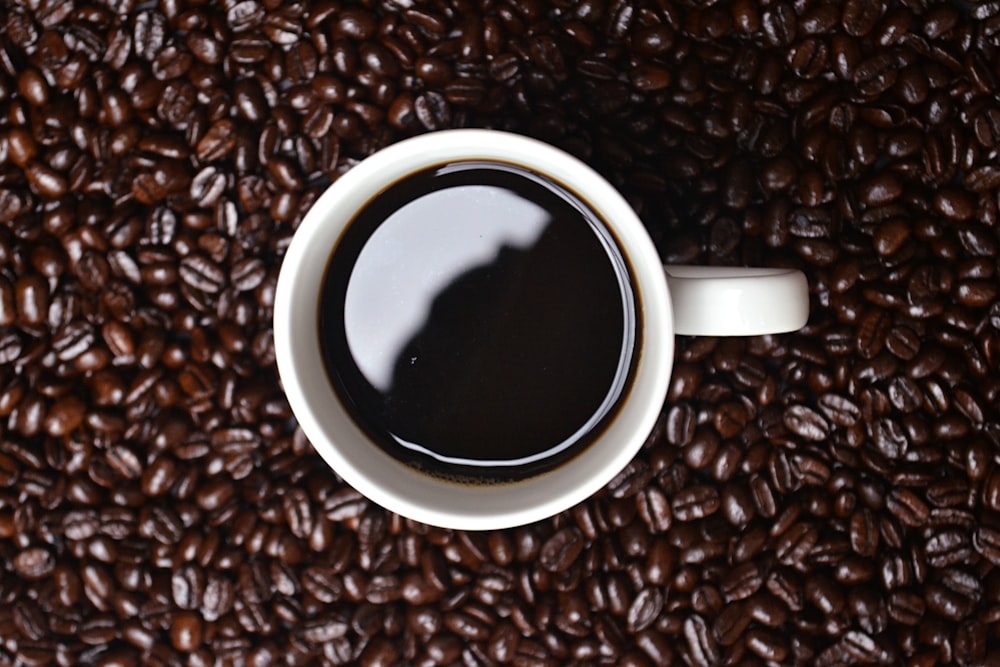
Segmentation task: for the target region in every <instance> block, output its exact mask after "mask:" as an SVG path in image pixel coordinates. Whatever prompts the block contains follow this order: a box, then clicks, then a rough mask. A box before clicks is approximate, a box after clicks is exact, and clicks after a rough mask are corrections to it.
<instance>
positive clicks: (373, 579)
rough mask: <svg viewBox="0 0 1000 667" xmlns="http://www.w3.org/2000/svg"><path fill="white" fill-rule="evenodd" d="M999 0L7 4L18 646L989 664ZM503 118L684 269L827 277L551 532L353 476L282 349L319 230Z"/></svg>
mask: <svg viewBox="0 0 1000 667" xmlns="http://www.w3.org/2000/svg"><path fill="white" fill-rule="evenodd" d="M998 41H1000V2H995V1H989V2H974V1H968V2H957V1H956V2H935V1H932V0H900V1H894V2H889V1H888V0H846V2H840V3H835V2H827V1H824V0H765V1H764V2H754V1H752V0H732V1H728V0H720V1H719V2H713V1H712V0H707V1H700V2H698V1H695V0H637V1H635V2H630V1H626V0H550V1H548V2H542V1H541V0H480V1H472V0H361V1H360V2H349V1H347V0H316V1H315V2H312V1H310V0H305V1H301V2H285V3H282V2H280V0H220V1H218V2H204V1H202V0H157V1H141V2H137V1H133V0H90V1H86V0H26V1H25V2H18V3H14V2H8V3H4V9H3V11H0V665H19V666H20V665H61V666H69V665H102V666H105V667H110V666H112V665H114V666H126V665H140V664H141V665H156V666H174V665H177V666H188V667H198V666H206V665H220V666H226V665H232V666H244V665H246V666H257V665H272V664H274V665H348V664H350V665H418V666H428V667H429V666H431V665H467V666H479V665H493V664H513V665H523V666H534V665H563V664H576V665H616V666H620V667H626V666H638V665H671V664H675V665H688V666H695V667H704V666H709V665H816V666H820V667H822V666H824V665H827V666H831V665H844V664H851V665H864V664H872V665H912V666H924V665H936V664H957V665H988V664H998V663H1000V464H998V454H1000V408H998V394H1000V296H998V286H1000V279H998V275H997V272H998V252H1000V251H998V248H1000V237H998V215H1000V214H998V208H1000V162H998V146H1000V100H998V98H997V94H996V91H997V90H998V85H997V84H998V81H997V80H998V77H1000V50H998V47H997V44H998ZM460 126H481V127H494V128H501V129H507V130H512V131H516V132H519V133H522V134H527V135H531V136H534V137H538V138H541V139H543V140H545V141H548V142H550V143H552V144H555V145H558V146H561V147H563V148H565V149H567V150H569V151H570V152H572V153H574V154H576V155H578V156H579V157H581V158H582V159H584V160H585V161H587V162H588V163H589V164H591V165H593V166H594V167H596V168H597V169H599V170H600V171H601V172H602V173H603V174H605V175H606V176H607V177H608V178H609V179H610V180H611V181H612V182H613V183H614V184H615V185H617V186H618V187H619V188H620V189H621V190H622V191H623V192H624V193H625V194H626V196H627V197H628V199H629V201H630V202H631V203H632V204H633V206H634V207H635V208H636V210H637V211H638V212H639V214H640V216H641V217H642V219H643V221H644V223H645V224H646V225H647V227H648V229H649V231H650V233H651V235H652V236H653V238H654V240H655V242H656V244H657V246H658V248H659V250H660V252H661V255H662V257H663V259H664V260H665V261H669V262H700V263H706V264H759V265H770V266H793V267H797V268H801V269H802V270H803V271H805V272H806V274H807V276H808V278H809V281H810V286H811V299H812V315H811V318H810V323H809V325H808V326H807V328H806V329H804V330H803V331H802V332H800V333H796V334H788V335H782V336H762V337H757V338H751V339H738V338H737V339H713V338H681V339H680V340H679V344H678V352H677V359H676V365H675V372H674V377H673V381H672V384H671V388H670V395H669V397H668V399H667V401H666V403H665V405H664V409H663V413H662V419H661V420H660V422H659V424H658V426H657V428H656V430H655V431H654V432H653V433H652V434H651V435H650V438H649V441H648V443H647V445H646V446H645V447H644V449H643V450H642V452H641V454H640V455H639V456H638V457H637V458H636V459H635V460H634V461H633V462H632V464H631V465H629V467H628V468H627V469H626V470H625V471H624V472H623V473H622V474H621V475H619V476H618V477H617V478H616V479H615V480H614V481H613V482H612V483H611V484H610V485H609V486H608V487H607V488H606V489H604V490H602V491H601V492H600V493H599V494H597V495H596V496H595V497H593V498H591V499H590V500H588V501H587V502H585V503H583V504H581V505H580V506H578V507H576V508H574V509H572V510H570V511H567V512H565V513H563V514H562V515H559V516H557V517H555V518H553V519H551V520H548V521H544V522H540V523H538V524H533V525H529V526H525V527H521V528H517V529H513V530H509V531H499V532H489V533H475V532H460V531H446V530H440V529H435V528H430V527H427V526H423V525H417V524H415V523H412V522H409V521H406V520H402V519H401V518H400V517H398V516H394V515H390V514H388V513H386V512H385V511H383V510H382V509H380V508H379V507H377V506H374V505H373V504H371V503H369V502H367V501H366V500H364V499H363V498H362V497H361V496H360V495H359V494H358V493H356V492H355V491H353V490H352V489H350V488H349V487H346V486H345V485H344V484H343V483H342V482H340V481H339V480H338V479H337V478H336V477H335V476H334V475H333V474H332V473H331V472H330V471H329V469H328V468H327V467H326V466H325V464H323V463H322V461H321V460H320V459H319V458H318V457H317V456H316V454H315V453H314V452H313V450H312V448H311V447H310V445H309V443H308V442H307V441H306V440H305V438H304V437H303V436H302V433H301V431H300V430H299V429H298V428H297V427H296V424H295V421H294V419H293V417H292V415H291V413H290V411H289V408H288V405H287V403H286V401H285V399H284V396H283V394H282V391H281V388H280V385H279V383H278V379H277V374H276V372H275V367H274V351H273V343H272V337H271V314H272V306H273V300H274V287H275V280H276V276H277V271H278V268H279V265H280V262H281V259H282V257H283V255H284V250H285V248H286V247H287V244H288V242H289V239H290V238H291V236H292V234H293V231H294V229H295V227H296V224H297V223H298V221H299V220H301V216H302V214H303V212H304V211H305V210H306V209H307V208H308V206H309V205H310V203H311V202H313V201H314V200H315V198H316V196H317V195H318V193H320V192H322V190H323V189H324V188H325V187H326V186H327V185H328V184H329V183H330V182H332V181H333V180H334V179H336V178H337V177H338V176H339V175H340V174H342V173H343V172H345V171H346V170H348V169H350V168H351V166H352V165H354V164H355V163H356V162H357V161H358V160H359V159H361V158H363V157H364V156H366V155H368V154H369V153H371V152H372V151H373V150H376V149H377V148H379V147H381V146H384V145H386V144H389V143H391V142H394V141H397V140H399V139H401V138H403V137H405V136H409V135H413V134H417V133H421V132H426V131H430V130H437V129H441V128H446V127H460Z"/></svg>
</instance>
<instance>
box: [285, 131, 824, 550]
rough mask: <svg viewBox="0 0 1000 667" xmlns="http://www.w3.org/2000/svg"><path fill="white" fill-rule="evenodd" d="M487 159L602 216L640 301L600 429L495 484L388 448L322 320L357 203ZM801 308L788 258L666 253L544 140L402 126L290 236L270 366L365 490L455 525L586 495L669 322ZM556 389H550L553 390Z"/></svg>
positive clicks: (626, 445)
mask: <svg viewBox="0 0 1000 667" xmlns="http://www.w3.org/2000/svg"><path fill="white" fill-rule="evenodd" d="M467 160H496V161H502V162H506V163H513V164H517V165H520V166H521V167H523V168H526V169H528V170H530V171H532V172H535V173H538V174H541V175H543V176H544V177H546V178H548V179H551V180H552V181H554V182H556V183H558V184H559V185H561V186H562V187H564V188H566V189H567V190H569V191H570V192H572V193H574V194H575V195H576V196H578V197H579V198H580V199H581V200H583V201H584V202H586V203H587V204H588V205H589V206H590V207H591V208H592V209H593V210H594V211H596V212H597V213H598V214H599V216H600V218H601V219H602V220H604V221H606V224H607V225H608V227H609V228H610V230H611V232H612V234H613V235H614V238H615V239H616V240H617V241H618V243H619V245H620V247H621V249H622V251H623V254H624V255H625V257H626V259H627V261H628V263H629V267H630V269H631V273H632V277H633V282H634V287H635V294H636V300H637V302H638V303H637V309H638V310H639V312H640V313H641V318H640V321H641V327H642V331H641V335H640V336H638V338H639V343H638V346H639V348H638V349H637V350H635V353H636V358H637V362H636V365H635V368H634V372H633V375H632V382H631V385H630V386H629V388H628V390H627V394H626V395H625V398H624V399H622V402H621V404H620V405H619V406H618V408H617V411H616V413H615V415H614V417H613V418H612V419H611V421H610V423H608V424H607V426H606V427H605V428H604V429H603V431H602V432H601V433H600V435H598V436H597V438H596V440H595V441H593V442H591V443H590V444H588V445H587V446H586V448H585V449H583V450H582V451H581V452H580V453H578V454H576V455H575V456H574V457H572V458H570V459H569V460H567V461H565V462H563V463H561V464H559V465H558V466H557V467H555V468H554V469H553V470H550V471H548V472H545V473H543V474H540V475H537V476H534V477H529V478H527V479H524V480H520V481H515V482H510V483H502V484H471V483H456V482H450V481H447V480H445V479H442V478H440V477H435V476H431V475H428V474H426V473H423V472H420V471H419V470H417V469H415V468H413V467H411V466H409V465H406V464H405V463H402V462H400V461H398V460H397V459H395V458H394V457H392V456H390V455H389V454H387V453H386V452H384V451H383V450H382V449H381V448H380V447H378V446H377V445H376V444H375V443H374V442H372V441H371V439H370V438H369V436H368V435H367V434H366V432H365V431H364V430H363V429H362V428H361V427H360V426H359V425H358V424H357V423H355V421H354V419H353V418H352V417H351V413H350V411H349V410H348V409H347V408H345V406H344V405H343V403H342V402H341V399H340V398H339V397H338V394H337V393H336V391H335V390H334V388H333V386H332V384H331V382H330V380H329V379H328V377H327V374H326V370H325V366H324V358H323V355H322V351H321V345H320V333H319V324H318V320H319V308H320V299H319V293H320V290H321V285H322V281H323V276H324V273H325V270H326V267H327V265H328V263H329V260H330V257H331V254H332V252H333V249H334V248H335V247H336V245H337V243H338V241H339V239H340V238H341V235H342V233H343V231H344V230H345V229H346V228H347V227H348V226H349V225H350V224H351V222H352V220H353V219H354V217H355V216H356V214H357V213H358V212H359V211H360V210H361V209H362V208H363V207H365V206H366V204H367V203H368V202H369V201H371V200H372V199H373V198H375V197H377V196H378V195H379V194H380V193H381V192H382V191H383V190H385V189H386V188H387V187H389V186H390V185H391V184H393V183H395V182H397V181H399V180H400V179H403V178H405V177H407V176H409V175H411V174H413V173H415V172H417V171H420V170H422V169H425V168H428V167H432V166H434V165H440V164H447V163H454V162H460V161H467ZM808 313H809V297H808V288H807V284H806V279H805V276H804V275H803V274H802V273H801V272H799V271H795V270H789V269H766V268H737V267H724V268H723V267H697V266H666V267H664V266H663V264H662V262H661V260H660V258H659V256H658V254H657V252H656V250H655V248H654V247H653V243H652V241H651V240H650V238H649V235H648V234H647V232H646V230H645V228H644V227H643V225H642V223H641V222H640V220H639V218H638V216H637V215H636V214H635V212H634V211H633V210H632V209H631V207H630V206H629V205H628V203H627V202H626V201H625V199H624V198H623V197H622V196H621V194H620V193H619V192H618V191H617V190H616V189H615V188H614V187H613V186H612V185H611V184H609V183H608V182H607V181H606V180H605V179H604V178H603V177H601V176H600V175H599V174H598V173H597V172H595V171H594V170H593V169H591V168H590V167H589V166H587V165H586V164H584V163H583V162H581V161H580V160H578V159H576V158H574V157H573V156H571V155H569V154H567V153H565V152H563V151H562V150H560V149H557V148H555V147H553V146H550V145H548V144H545V143H542V142H539V141H537V140H534V139H530V138H527V137H523V136H520V135H515V134H510V133H506V132H500V131H495V130H479V129H461V130H445V131H441V132H434V133H430V134H425V135H421V136H418V137H414V138H411V139H406V140H404V141H401V142H399V143H396V144H393V145H391V146H389V147H387V148H385V149H383V150H381V151H379V152H377V153H375V154H373V155H372V156H371V157H368V158H366V159H365V160H363V161H362V162H360V163H359V164H358V165H356V166H355V167H354V168H352V169H351V170H350V171H348V172H347V173H346V174H344V175H343V176H341V177H340V178H339V179H338V180H337V181H336V182H334V183H333V184H332V185H331V186H330V187H329V188H328V189H327V190H326V192H324V193H323V194H322V195H321V196H320V197H319V199H318V200H317V201H316V202H315V204H314V205H313V206H312V208H311V209H310V210H309V211H308V212H307V214H306V215H305V217H304V218H303V220H302V223H301V225H300V226H299V228H298V230H297V231H296V233H295V236H294V238H293V239H292V242H291V244H290V245H289V247H288V250H287V253H286V255H285V258H284V261H283V263H282V266H281V270H280V274H279V277H278V283H277V289H276V294H275V304H274V346H275V354H276V359H277V365H278V372H279V375H280V378H281V382H282V384H283V387H284V391H285V394H286V396H287V398H288V401H289V404H290V406H291V409H292V412H293V413H294V414H295V417H296V418H297V420H298V422H299V424H300V425H301V427H302V429H303V431H304V433H305V435H306V437H307V438H308V439H309V440H310V442H311V443H312V444H313V446H314V447H315V448H316V451H317V452H318V453H319V454H320V455H321V456H322V457H323V459H324V460H325V461H326V462H327V463H328V464H329V465H330V466H331V468H332V469H333V470H334V471H335V472H336V473H337V474H339V475H340V476H341V478H342V479H343V480H344V481H345V482H347V483H348V484H350V485H351V486H353V487H354V488H355V489H357V490H358V491H359V492H360V493H362V494H363V495H365V496H366V497H368V498H369V499H371V500H372V501H374V502H376V503H378V504H379V505H381V506H383V507H385V508H386V509H388V510H390V511H393V512H396V513H398V514H400V515H402V516H405V517H408V518H411V519H414V520H417V521H420V522H423V523H427V524H432V525H436V526H442V527H446V528H456V529H474V530H486V529H498V528H507V527H512V526H517V525H522V524H526V523H531V522H534V521H538V520H541V519H544V518H546V517H549V516H551V515H554V514H557V513H558V512H561V511H563V510H566V509H568V508H570V507H572V506H573V505H575V504H577V503H579V502H581V501H583V500H585V499H586V498H588V497H589V496H590V495H592V494H593V493H595V492H596V491H598V490H599V489H601V488H602V487H603V486H604V485H606V484H607V483H608V482H609V481H611V479H612V478H613V477H614V476H615V475H616V474H618V472H620V471H621V470H622V469H623V468H624V467H625V466H626V465H627V464H628V463H629V461H630V460H631V459H632V458H633V457H634V456H635V455H636V453H637V452H638V451H639V449H640V448H641V446H642V444H643V443H644V442H645V440H646V438H647V437H648V435H649V433H650V431H651V430H652V429H653V427H654V425H655V422H656V420H657V418H658V416H659V415H660V413H661V411H662V410H663V404H664V400H665V397H666V395H667V391H668V386H669V381H670V372H671V368H672V365H673V356H674V335H675V334H687V335H759V334H768V333H781V332H790V331H795V330H797V329H799V328H801V327H802V326H803V325H804V324H805V322H806V320H807V318H808ZM554 400H558V398H557V397H556V398H555V399H554Z"/></svg>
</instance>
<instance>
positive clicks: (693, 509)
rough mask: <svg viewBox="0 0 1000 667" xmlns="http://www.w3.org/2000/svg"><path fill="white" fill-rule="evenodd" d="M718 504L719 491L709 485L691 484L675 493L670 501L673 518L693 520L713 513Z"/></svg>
mask: <svg viewBox="0 0 1000 667" xmlns="http://www.w3.org/2000/svg"><path fill="white" fill-rule="evenodd" d="M719 505H720V499H719V493H718V491H717V490H716V489H715V488H714V487H711V486H692V487H689V488H688V489H685V490H684V491H682V492H680V493H678V494H676V495H675V496H674V498H673V499H672V501H671V509H672V510H673V515H674V518H676V519H677V520H678V521H695V520H697V519H703V518H705V517H706V516H709V515H711V514H714V513H715V512H716V511H717V510H718V509H719Z"/></svg>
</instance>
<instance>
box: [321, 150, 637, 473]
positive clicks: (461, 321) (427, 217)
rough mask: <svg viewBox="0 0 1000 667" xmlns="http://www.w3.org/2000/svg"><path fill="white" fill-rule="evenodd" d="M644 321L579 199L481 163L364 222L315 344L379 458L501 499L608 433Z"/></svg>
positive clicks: (329, 276) (329, 293)
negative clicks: (482, 487)
mask: <svg viewBox="0 0 1000 667" xmlns="http://www.w3.org/2000/svg"><path fill="white" fill-rule="evenodd" d="M638 317H639V314H638V312H637V307H636V298H635V294H634V289H633V285H632V282H631V280H630V274H629V268H628V264H627V262H626V261H625V259H624V257H623V256H622V254H621V252H620V250H619V248H618V245H617V243H616V242H615V240H614V238H613V237H612V235H611V234H610V233H609V232H608V231H607V228H606V227H605V225H604V224H603V223H602V222H601V220H600V219H599V218H598V216H597V215H596V214H595V213H594V212H593V211H591V210H590V208H589V207H588V206H587V205H586V204H585V203H584V202H583V201H581V200H580V199H579V198H577V197H576V196H574V195H573V194H571V193H570V192H568V191H566V190H565V189H563V188H561V187H560V186H558V185H556V184H554V183H552V182H551V181H548V180H546V179H544V178H542V177H540V176H538V175H536V174H535V173H533V172H531V171H529V170H527V169H524V168H522V167H518V166H515V165H510V164H506V163H500V162H485V161H475V162H457V163H451V164H446V165H441V166H438V167H434V168H431V169H427V170H424V171H420V172H418V173H414V174H412V175H410V176H408V177H406V178H404V179H402V180H400V181H398V182H396V183H395V184H393V185H392V186H391V187H389V188H388V189H387V190H385V191H384V192H383V193H381V194H380V195H379V196H378V197H376V198H375V199H374V200H372V201H371V202H369V203H368V204H367V205H366V206H365V207H364V208H363V209H362V210H361V211H360V212H359V213H358V214H357V216H356V218H355V219H354V220H353V221H352V222H351V224H350V225H349V226H348V228H347V230H346V231H345V232H344V234H343V236H342V238H341V241H340V242H339V244H338V245H337V247H336V249H335V250H334V252H333V254H332V256H331V259H330V262H329V265H328V267H327V271H326V275H325V277H324V282H323V286H322V292H321V294H320V318H319V331H320V339H321V341H322V346H323V358H324V361H325V364H326V371H327V375H328V377H329V379H330V381H331V384H332V385H333V387H334V388H335V390H336V392H337V393H338V394H339V396H340V397H341V399H342V400H343V402H344V403H345V405H347V406H348V408H349V410H351V412H352V413H353V417H354V419H355V421H356V422H357V423H358V424H359V425H360V426H361V427H362V428H363V429H364V430H365V431H366V432H367V433H368V435H369V437H371V438H372V439H373V440H374V441H375V442H376V443H378V444H379V446H380V447H382V448H383V449H384V450H385V451H386V452H388V453H389V454H391V455H392V456H394V457H396V458H397V459H400V460H402V461H404V462H406V463H407V464H409V465H412V466H415V467H417V468H419V469H421V470H423V471H425V472H427V473H428V474H431V475H435V476H441V477H446V478H449V479H454V480H457V481H461V482H472V483H494V482H504V481H512V480H517V479H523V478H526V477H530V476H533V475H537V474H540V473H543V472H544V471H546V470H549V469H551V468H552V467H554V466H557V465H559V464H560V463H561V462H563V461H565V460H567V459H569V458H571V457H572V456H574V455H575V454H576V453H578V452H579V451H581V450H582V449H583V448H585V447H586V446H587V445H588V444H590V443H591V442H592V441H593V440H594V439H595V437H596V436H598V435H599V434H600V433H601V431H602V429H603V428H604V427H605V426H606V424H607V422H608V420H609V419H610V418H611V417H613V416H614V414H615V412H616V409H617V407H618V405H619V403H620V402H621V400H622V398H623V395H624V394H625V393H626V392H627V389H628V386H629V383H630V381H631V375H632V372H633V366H634V364H635V359H634V357H635V352H634V351H635V349H636V347H637V340H636V339H637V336H638V333H637V332H638V330H639V327H638V323H637V320H638Z"/></svg>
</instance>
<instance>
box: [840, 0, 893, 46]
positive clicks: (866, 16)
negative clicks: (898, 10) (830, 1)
mask: <svg viewBox="0 0 1000 667" xmlns="http://www.w3.org/2000/svg"><path fill="white" fill-rule="evenodd" d="M884 11H885V8H884V7H883V6H882V3H880V2H864V1H863V0H847V2H846V3H845V4H844V7H843V15H842V17H841V25H843V27H844V31H845V32H847V34H848V35H851V36H853V37H864V36H865V35H867V34H868V33H870V32H871V31H872V30H873V29H874V28H875V25H876V23H877V22H878V20H879V18H880V17H881V15H882V12H884Z"/></svg>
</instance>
